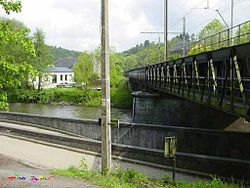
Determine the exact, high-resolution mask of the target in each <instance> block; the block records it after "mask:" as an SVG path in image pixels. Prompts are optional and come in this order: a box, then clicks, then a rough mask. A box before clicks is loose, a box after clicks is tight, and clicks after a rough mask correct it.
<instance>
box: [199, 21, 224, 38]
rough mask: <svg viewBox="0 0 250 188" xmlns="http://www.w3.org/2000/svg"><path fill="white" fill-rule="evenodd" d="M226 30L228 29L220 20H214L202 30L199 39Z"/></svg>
mask: <svg viewBox="0 0 250 188" xmlns="http://www.w3.org/2000/svg"><path fill="white" fill-rule="evenodd" d="M224 29H226V27H225V26H224V25H223V24H222V23H221V22H220V21H219V20H218V19H214V20H213V21H211V22H210V23H209V24H207V25H206V26H205V27H203V28H202V30H201V31H200V32H199V34H198V38H199V39H202V38H205V37H207V36H210V35H212V34H214V33H218V32H220V31H222V30H224Z"/></svg>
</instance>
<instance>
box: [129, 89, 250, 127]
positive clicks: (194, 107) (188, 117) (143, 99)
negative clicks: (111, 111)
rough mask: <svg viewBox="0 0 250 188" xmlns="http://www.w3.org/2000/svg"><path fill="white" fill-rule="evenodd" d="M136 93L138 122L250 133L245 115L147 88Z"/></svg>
mask: <svg viewBox="0 0 250 188" xmlns="http://www.w3.org/2000/svg"><path fill="white" fill-rule="evenodd" d="M132 96H133V122H134V123H145V124H158V125H168V126H181V127H195V128H206V129H219V130H234V131H244V132H245V131H246V132H250V123H249V122H248V121H245V119H244V118H239V117H236V116H234V115H231V114H228V113H225V112H221V111H217V110H215V109H213V108H209V107H206V106H204V105H200V104H196V103H192V102H190V101H187V100H184V99H181V98H178V97H173V96H171V95H164V96H162V95H160V94H156V93H150V92H143V91H136V92H133V93H132Z"/></svg>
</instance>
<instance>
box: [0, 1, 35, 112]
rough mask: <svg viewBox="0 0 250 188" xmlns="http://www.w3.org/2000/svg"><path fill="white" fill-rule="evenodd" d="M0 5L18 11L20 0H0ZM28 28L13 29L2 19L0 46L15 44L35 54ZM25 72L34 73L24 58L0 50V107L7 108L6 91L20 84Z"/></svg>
mask: <svg viewBox="0 0 250 188" xmlns="http://www.w3.org/2000/svg"><path fill="white" fill-rule="evenodd" d="M0 6H1V7H3V9H4V10H5V11H6V13H7V14H10V12H12V11H14V12H20V11H21V3H20V1H17V2H14V1H7V0H0ZM28 33H29V30H27V29H13V27H11V26H10V25H9V24H6V22H4V21H3V20H1V21H0V41H1V45H3V46H0V47H1V48H3V47H4V46H8V45H10V46H16V47H18V48H19V49H22V50H23V52H25V53H26V54H29V55H31V56H35V53H34V46H33V44H32V40H31V38H29V37H28ZM26 72H29V73H30V74H33V73H34V69H33V67H32V66H31V65H30V64H28V63H27V62H26V61H24V59H18V58H17V57H15V55H14V54H10V53H7V52H6V50H4V48H3V50H0V109H8V100H7V97H8V96H7V91H8V90H10V89H11V88H15V87H17V86H20V84H21V81H20V80H22V78H24V77H25V76H26V74H25V73H26Z"/></svg>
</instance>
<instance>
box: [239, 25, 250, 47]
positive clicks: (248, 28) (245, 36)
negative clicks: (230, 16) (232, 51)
mask: <svg viewBox="0 0 250 188" xmlns="http://www.w3.org/2000/svg"><path fill="white" fill-rule="evenodd" d="M239 34H240V35H242V36H241V37H240V44H243V43H246V42H249V41H250V22H248V23H247V24H244V25H243V26H241V27H240V33H239V31H238V32H237V35H239ZM236 40H238V38H236Z"/></svg>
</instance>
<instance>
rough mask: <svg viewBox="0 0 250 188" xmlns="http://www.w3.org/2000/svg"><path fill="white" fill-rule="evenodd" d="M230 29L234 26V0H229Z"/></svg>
mask: <svg viewBox="0 0 250 188" xmlns="http://www.w3.org/2000/svg"><path fill="white" fill-rule="evenodd" d="M230 11H231V28H232V27H233V26H234V0H231V10H230Z"/></svg>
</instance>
